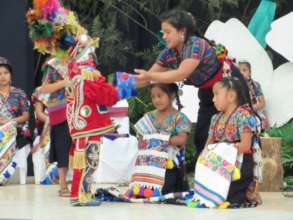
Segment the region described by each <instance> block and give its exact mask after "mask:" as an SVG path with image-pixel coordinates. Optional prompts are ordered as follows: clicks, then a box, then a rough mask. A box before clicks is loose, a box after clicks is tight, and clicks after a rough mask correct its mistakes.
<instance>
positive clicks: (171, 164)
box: [166, 159, 174, 170]
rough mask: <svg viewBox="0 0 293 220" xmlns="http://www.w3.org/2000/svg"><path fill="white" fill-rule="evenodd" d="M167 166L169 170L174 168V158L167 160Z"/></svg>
mask: <svg viewBox="0 0 293 220" xmlns="http://www.w3.org/2000/svg"><path fill="white" fill-rule="evenodd" d="M166 168H167V169H168V170H171V169H173V168H174V163H173V160H169V159H168V160H167V161H166Z"/></svg>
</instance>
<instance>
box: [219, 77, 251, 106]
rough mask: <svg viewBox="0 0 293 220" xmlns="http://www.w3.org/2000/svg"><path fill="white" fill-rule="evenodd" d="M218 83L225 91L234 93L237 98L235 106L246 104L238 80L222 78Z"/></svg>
mask: <svg viewBox="0 0 293 220" xmlns="http://www.w3.org/2000/svg"><path fill="white" fill-rule="evenodd" d="M218 83H220V84H221V85H222V87H223V88H226V89H227V90H233V91H235V93H236V96H237V104H238V105H239V106H241V105H244V104H246V103H247V101H246V99H245V95H244V92H243V88H242V85H241V82H240V80H239V79H237V78H233V77H224V78H222V79H221V80H220V81H218Z"/></svg>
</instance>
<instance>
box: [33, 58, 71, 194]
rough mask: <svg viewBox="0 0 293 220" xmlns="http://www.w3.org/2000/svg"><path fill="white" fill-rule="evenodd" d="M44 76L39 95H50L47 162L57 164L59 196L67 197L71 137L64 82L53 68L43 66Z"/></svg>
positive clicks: (46, 65) (65, 83)
mask: <svg viewBox="0 0 293 220" xmlns="http://www.w3.org/2000/svg"><path fill="white" fill-rule="evenodd" d="M43 68H45V70H44V71H45V72H46V76H45V78H44V82H43V84H42V86H41V87H40V89H39V90H38V91H39V93H50V96H49V99H48V106H47V110H48V116H49V124H50V127H51V129H50V140H51V144H50V151H49V162H50V163H54V162H57V166H58V174H59V185H60V190H59V196H61V197H69V196H70V191H69V189H68V186H67V183H66V175H67V169H68V164H69V149H70V146H71V137H70V134H69V128H68V124H67V121H66V96H65V87H66V85H67V82H66V80H64V79H63V77H62V75H61V74H60V73H58V72H57V71H56V70H55V69H54V68H53V67H51V66H50V65H48V63H46V64H45V65H44V67H43Z"/></svg>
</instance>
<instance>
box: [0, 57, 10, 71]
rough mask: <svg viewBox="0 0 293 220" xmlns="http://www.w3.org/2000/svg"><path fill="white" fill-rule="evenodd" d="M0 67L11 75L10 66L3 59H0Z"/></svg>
mask: <svg viewBox="0 0 293 220" xmlns="http://www.w3.org/2000/svg"><path fill="white" fill-rule="evenodd" d="M0 67H4V68H5V69H7V70H8V71H9V72H10V74H12V66H11V65H10V63H9V61H8V60H7V59H6V58H5V57H0Z"/></svg>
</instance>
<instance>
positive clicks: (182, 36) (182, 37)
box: [181, 34, 184, 42]
mask: <svg viewBox="0 0 293 220" xmlns="http://www.w3.org/2000/svg"><path fill="white" fill-rule="evenodd" d="M181 40H182V42H183V41H184V34H182V35H181Z"/></svg>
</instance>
